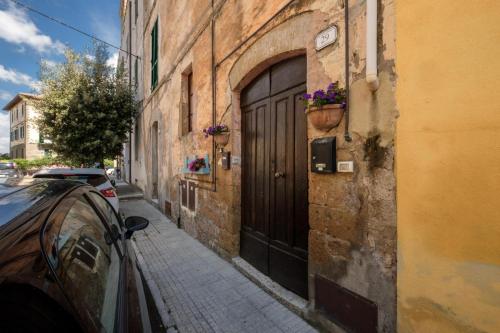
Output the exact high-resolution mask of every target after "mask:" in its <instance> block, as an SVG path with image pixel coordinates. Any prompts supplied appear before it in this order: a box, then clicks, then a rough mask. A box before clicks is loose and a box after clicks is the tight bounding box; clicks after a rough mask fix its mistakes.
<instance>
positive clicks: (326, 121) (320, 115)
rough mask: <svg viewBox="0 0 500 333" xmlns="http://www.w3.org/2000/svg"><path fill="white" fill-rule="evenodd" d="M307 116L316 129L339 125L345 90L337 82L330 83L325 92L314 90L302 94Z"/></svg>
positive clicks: (325, 129) (342, 113) (323, 129)
mask: <svg viewBox="0 0 500 333" xmlns="http://www.w3.org/2000/svg"><path fill="white" fill-rule="evenodd" d="M303 99H304V104H305V105H306V107H307V109H306V114H307V118H308V119H309V121H310V122H311V124H312V125H313V126H314V127H315V128H316V129H318V130H321V131H329V130H331V129H332V128H334V127H336V126H338V125H339V123H340V121H341V120H342V116H343V115H344V109H345V105H346V100H347V96H346V91H345V89H343V88H339V85H338V82H335V83H330V84H329V85H328V88H327V90H326V92H325V91H324V90H322V89H320V90H316V91H315V92H314V94H313V95H311V94H304V95H303Z"/></svg>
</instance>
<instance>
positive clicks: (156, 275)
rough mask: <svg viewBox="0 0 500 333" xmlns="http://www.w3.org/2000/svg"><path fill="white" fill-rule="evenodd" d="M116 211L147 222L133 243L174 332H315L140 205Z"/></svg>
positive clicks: (156, 213) (146, 205) (131, 203)
mask: <svg viewBox="0 0 500 333" xmlns="http://www.w3.org/2000/svg"><path fill="white" fill-rule="evenodd" d="M121 208H122V210H123V213H124V214H125V216H130V215H139V216H144V217H146V218H148V219H149V221H150V223H151V224H150V226H149V227H148V228H147V229H146V230H145V231H141V232H137V233H136V234H134V238H135V244H136V247H137V249H138V250H139V256H141V257H142V260H143V261H144V263H145V266H146V269H147V270H148V272H147V274H148V275H150V276H151V278H152V280H154V282H156V285H157V286H158V289H159V293H160V294H161V299H162V300H163V302H164V303H165V308H166V309H167V311H168V312H169V313H170V314H169V315H168V316H170V317H171V318H170V320H173V322H174V323H175V327H177V329H178V331H179V332H181V333H185V332H203V333H205V332H230V333H239V332H252V333H257V332H258V333H263V332H286V333H293V332H297V333H299V332H300V333H303V332H304V333H305V332H316V330H315V329H314V328H312V327H311V326H310V325H309V324H308V323H307V322H305V321H304V320H302V319H301V318H300V317H298V316H297V315H296V314H295V313H293V312H291V311H290V310H288V309H287V308H286V307H284V306H283V305H282V304H280V303H279V302H277V301H276V300H275V299H274V298H272V297H271V296H269V295H268V294H267V293H265V292H264V291H263V290H261V289H260V288H259V287H257V286H256V285H255V284H254V283H253V282H251V281H250V280H248V279H247V278H246V277H245V276H243V275H242V274H241V273H240V272H238V271H237V270H236V269H235V268H234V267H233V266H232V265H231V264H230V263H228V262H227V261H225V260H223V259H221V258H220V257H218V256H217V255H216V254H215V253H214V252H212V251H211V250H209V249H208V248H206V247H205V246H204V245H202V244H201V243H200V242H198V241H197V240H195V239H194V238H192V237H191V236H189V235H188V234H187V233H185V232H184V231H183V230H181V229H178V228H177V226H176V225H175V224H173V223H171V222H170V221H169V220H168V219H167V218H166V217H165V216H164V215H163V214H161V213H160V212H159V211H158V210H156V209H155V208H154V207H153V206H151V205H150V204H149V203H147V202H146V201H144V200H128V201H126V204H124V203H122V204H121ZM152 289H155V288H152ZM156 296H157V297H156V299H159V298H160V297H158V295H156ZM161 305H163V304H161ZM171 325H172V323H170V324H167V326H168V327H172V326H171Z"/></svg>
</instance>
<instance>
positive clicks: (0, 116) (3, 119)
mask: <svg viewBox="0 0 500 333" xmlns="http://www.w3.org/2000/svg"><path fill="white" fill-rule="evenodd" d="M9 136H10V120H9V114H8V113H7V112H3V111H0V154H3V153H8V152H9V144H10V141H9Z"/></svg>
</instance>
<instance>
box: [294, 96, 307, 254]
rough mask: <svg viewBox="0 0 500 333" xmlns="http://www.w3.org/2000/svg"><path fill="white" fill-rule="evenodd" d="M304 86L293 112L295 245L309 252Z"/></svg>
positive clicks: (295, 97)
mask: <svg viewBox="0 0 500 333" xmlns="http://www.w3.org/2000/svg"><path fill="white" fill-rule="evenodd" d="M305 88H306V87H305V86H303V87H301V88H299V89H297V90H296V91H294V92H293V102H294V103H293V106H294V110H293V114H294V116H295V140H294V145H295V148H294V151H295V159H294V161H295V163H294V166H295V170H294V171H295V172H294V177H295V182H294V185H295V190H294V210H295V211H294V213H295V214H294V215H295V220H296V221H300V222H299V223H297V224H296V225H295V228H294V233H293V239H294V242H293V245H292V246H294V247H298V248H300V249H302V250H304V251H306V252H307V249H308V241H307V240H308V238H309V196H308V189H309V183H308V165H309V163H308V161H309V158H308V146H309V145H308V141H307V118H306V114H305V106H304V102H303V101H302V95H303V94H304V93H305V92H306V89H305Z"/></svg>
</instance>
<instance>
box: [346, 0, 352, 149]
mask: <svg viewBox="0 0 500 333" xmlns="http://www.w3.org/2000/svg"><path fill="white" fill-rule="evenodd" d="M344 29H345V94H346V100H345V111H344V113H345V115H344V117H345V130H344V139H345V140H346V141H347V142H351V141H352V137H351V133H349V85H350V76H351V74H350V73H349V0H345V2H344Z"/></svg>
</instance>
